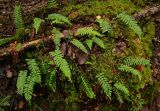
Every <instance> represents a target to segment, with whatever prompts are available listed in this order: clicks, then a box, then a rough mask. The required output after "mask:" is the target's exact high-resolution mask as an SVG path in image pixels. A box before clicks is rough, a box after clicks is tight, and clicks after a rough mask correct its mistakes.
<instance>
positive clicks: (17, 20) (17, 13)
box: [13, 4, 24, 29]
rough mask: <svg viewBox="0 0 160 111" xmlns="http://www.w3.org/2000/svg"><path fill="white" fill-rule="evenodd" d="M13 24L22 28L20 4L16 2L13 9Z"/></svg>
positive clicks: (17, 27)
mask: <svg viewBox="0 0 160 111" xmlns="http://www.w3.org/2000/svg"><path fill="white" fill-rule="evenodd" d="M13 18H14V25H15V27H16V29H20V28H24V22H23V19H22V12H21V6H20V5H18V4H16V5H15V7H14V11H13Z"/></svg>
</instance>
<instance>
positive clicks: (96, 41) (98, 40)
mask: <svg viewBox="0 0 160 111" xmlns="http://www.w3.org/2000/svg"><path fill="white" fill-rule="evenodd" d="M92 40H93V42H94V43H96V44H97V45H99V46H100V47H101V48H103V49H105V45H104V42H103V41H102V40H101V39H99V38H98V37H93V38H92Z"/></svg>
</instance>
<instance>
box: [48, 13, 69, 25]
mask: <svg viewBox="0 0 160 111" xmlns="http://www.w3.org/2000/svg"><path fill="white" fill-rule="evenodd" d="M47 19H48V20H52V23H53V24H69V25H72V23H71V22H70V21H69V20H68V18H67V17H65V16H63V15H61V14H56V13H53V14H49V15H48V17H47Z"/></svg>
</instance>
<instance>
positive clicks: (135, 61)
mask: <svg viewBox="0 0 160 111" xmlns="http://www.w3.org/2000/svg"><path fill="white" fill-rule="evenodd" d="M123 63H124V64H126V65H128V66H132V65H133V66H135V65H142V66H151V63H150V60H147V59H145V58H140V57H127V58H125V59H124V61H123Z"/></svg>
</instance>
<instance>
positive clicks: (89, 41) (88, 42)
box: [85, 39, 93, 50]
mask: <svg viewBox="0 0 160 111" xmlns="http://www.w3.org/2000/svg"><path fill="white" fill-rule="evenodd" d="M85 42H86V44H87V46H88V47H89V49H90V50H91V49H92V46H93V40H91V39H87V40H86V41H85Z"/></svg>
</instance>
